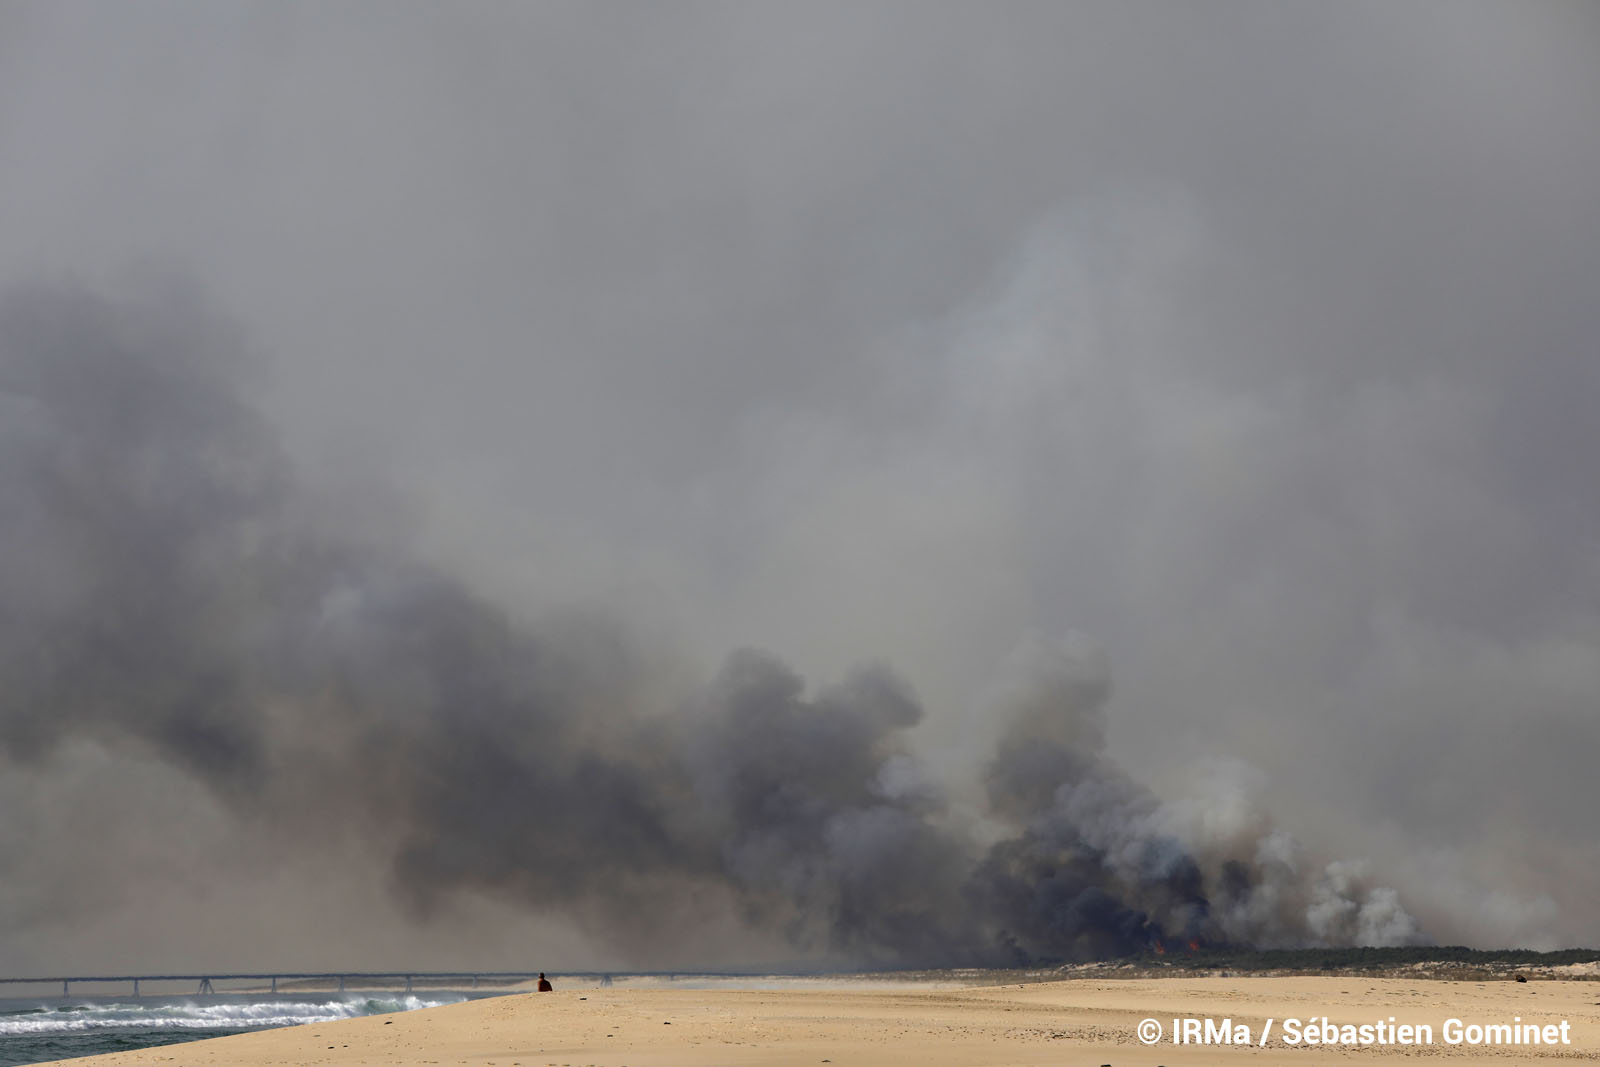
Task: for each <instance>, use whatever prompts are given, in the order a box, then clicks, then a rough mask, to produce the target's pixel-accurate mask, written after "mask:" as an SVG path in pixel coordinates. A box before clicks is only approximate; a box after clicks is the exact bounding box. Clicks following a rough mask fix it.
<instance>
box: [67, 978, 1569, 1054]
mask: <svg viewBox="0 0 1600 1067" xmlns="http://www.w3.org/2000/svg"><path fill="white" fill-rule="evenodd" d="M1323 1015H1326V1016H1328V1017H1329V1018H1330V1019H1331V1020H1332V1021H1333V1022H1335V1023H1346V1022H1348V1023H1355V1024H1361V1023H1368V1022H1373V1021H1375V1020H1379V1019H1387V1018H1388V1017H1390V1016H1393V1017H1394V1018H1395V1019H1396V1021H1397V1022H1399V1023H1407V1022H1410V1023H1427V1024H1430V1025H1432V1026H1433V1027H1434V1028H1435V1040H1436V1042H1438V1040H1439V1038H1438V1028H1439V1027H1440V1025H1441V1024H1442V1023H1443V1022H1444V1020H1445V1019H1446V1018H1449V1017H1456V1018H1460V1019H1463V1020H1465V1021H1468V1022H1478V1023H1488V1022H1497V1023H1498V1022H1510V1021H1511V1020H1512V1019H1513V1018H1514V1017H1519V1018H1521V1019H1522V1020H1523V1021H1524V1022H1530V1023H1541V1024H1542V1023H1550V1022H1559V1021H1561V1020H1566V1021H1567V1022H1568V1023H1569V1024H1570V1032H1571V1035H1572V1040H1573V1044H1572V1045H1570V1046H1564V1047H1549V1046H1537V1047H1535V1046H1520V1047H1515V1048H1469V1047H1450V1046H1445V1045H1443V1044H1442V1043H1436V1044H1434V1045H1432V1046H1429V1047H1397V1046H1391V1047H1371V1048H1356V1049H1344V1048H1305V1047H1301V1048H1286V1047H1284V1046H1283V1045H1282V1044H1280V1043H1278V1042H1277V1041H1269V1043H1268V1045H1267V1046H1266V1047H1264V1048H1262V1047H1255V1046H1250V1047H1236V1046H1226V1045H1223V1046H1184V1047H1174V1046H1173V1045H1171V1044H1170V1043H1168V1040H1163V1042H1162V1043H1160V1044H1158V1045H1155V1046H1145V1045H1142V1044H1140V1043H1139V1041H1138V1039H1137V1037H1136V1035H1135V1027H1136V1026H1137V1025H1138V1024H1139V1022H1140V1020H1142V1019H1145V1018H1155V1019H1157V1020H1160V1021H1162V1023H1163V1025H1164V1026H1165V1027H1167V1028H1170V1023H1171V1020H1172V1019H1173V1018H1175V1017H1179V1018H1181V1017H1195V1016H1213V1017H1216V1018H1219V1019H1220V1018H1224V1017H1226V1018H1229V1019H1231V1020H1232V1021H1233V1022H1234V1023H1236V1024H1237V1023H1243V1024H1245V1025H1247V1026H1248V1027H1249V1028H1250V1032H1251V1034H1258V1033H1259V1032H1260V1028H1261V1026H1262V1025H1263V1024H1264V1022H1265V1020H1266V1019H1268V1018H1273V1019H1274V1020H1276V1022H1277V1023H1278V1024H1279V1025H1280V1026H1281V1023H1282V1020H1283V1019H1284V1018H1286V1017H1298V1018H1301V1019H1307V1018H1310V1017H1314V1016H1323ZM1417 1056H1442V1057H1445V1058H1447V1059H1448V1060H1450V1061H1451V1062H1472V1061H1478V1060H1483V1061H1489V1062H1495V1063H1503V1064H1515V1063H1530V1062H1585V1061H1594V1060H1596V1059H1600V983H1596V982H1592V981H1589V982H1585V981H1537V982H1528V983H1516V982H1439V981H1424V980H1415V979H1391V978H1353V977H1236V978H1169V979H1148V980H1099V981H1097V980H1085V979H1077V980H1069V981H1053V982H1038V983H1031V984H1029V983H1024V984H1020V985H1017V984H1011V985H994V986H982V987H973V988H967V989H933V990H928V991H916V990H907V989H904V988H896V989H892V990H881V991H880V990H870V989H861V988H859V987H855V988H848V989H842V990H839V991H829V990H819V989H803V990H782V991H771V990H737V991H730V990H703V989H701V990H673V989H589V990H559V989H558V990H557V991H556V992H554V993H543V994H516V995H511V996H505V997H495V998H490V999H485V1000H477V1001H470V1002H467V1003H462V1004H452V1005H448V1006H445V1007H439V1008H428V1009H423V1010H420V1011H413V1012H405V1013H399V1014H394V1015H384V1016H370V1017H365V1018H358V1019H349V1020H342V1021H339V1022H334V1023H319V1024H313V1025H309V1026H299V1027H290V1028H286V1029H282V1030H270V1031H262V1032H259V1033H252V1034H241V1035H237V1036H234V1037H225V1038H218V1039H214V1040H209V1041H197V1042H190V1043H188V1044H183V1045H168V1046H165V1047H162V1048H153V1049H143V1050H139V1051H135V1052H123V1053H115V1054H112V1055H107V1056H96V1057H89V1058H85V1059H80V1060H72V1061H62V1062H64V1063H72V1064H75V1065H77V1067H135V1065H141V1067H143V1065H150V1067H186V1065H187V1067H217V1065H224V1064H238V1065H241V1067H268V1065H283V1064H308V1065H309V1064H327V1065H335V1067H343V1065H351V1067H355V1065H362V1067H365V1065H377V1064H403V1065H408V1067H409V1065H422V1064H428V1065H432V1064H445V1065H460V1064H467V1065H473V1067H478V1065H488V1067H691V1065H697V1064H706V1065H723V1064H726V1065H730V1067H731V1065H755V1067H764V1065H770V1067H800V1065H817V1064H823V1063H827V1064H830V1065H832V1067H862V1065H871V1064H916V1065H919V1067H980V1065H981V1067H1008V1065H1015V1067H1024V1065H1036V1064H1037V1065H1043V1064H1057V1065H1060V1064H1072V1065H1079V1064H1088V1065H1090V1067H1094V1065H1099V1064H1111V1065H1113V1067H1158V1065H1159V1067H1184V1065H1193V1067H1214V1065H1225V1064H1238V1063H1249V1064H1252V1065H1262V1064H1274V1063H1295V1064H1306V1065H1319V1064H1333V1063H1340V1064H1346V1063H1366V1062H1372V1061H1373V1060H1375V1059H1400V1058H1411V1057H1417Z"/></svg>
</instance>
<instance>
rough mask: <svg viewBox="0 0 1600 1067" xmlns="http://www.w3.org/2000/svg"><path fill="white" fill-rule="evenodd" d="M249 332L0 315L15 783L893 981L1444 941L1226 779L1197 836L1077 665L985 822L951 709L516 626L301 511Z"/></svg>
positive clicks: (1017, 659)
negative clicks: (181, 778)
mask: <svg viewBox="0 0 1600 1067" xmlns="http://www.w3.org/2000/svg"><path fill="white" fill-rule="evenodd" d="M226 333H227V331H226V329H225V328H224V327H223V326H221V325H219V324H218V323H216V322H214V321H213V320H211V319H210V318H208V317H207V316H206V315H204V314H203V313H202V312H201V311H200V310H199V309H197V308H194V307H181V308H179V307H129V306H122V305H116V304H112V303H109V302H106V301H103V300H101V299H99V298H97V297H95V296H92V295H89V294H86V293H84V292H81V291H75V290H60V289H30V290H26V291H21V292H14V293H12V294H10V295H9V296H8V297H7V298H6V299H5V301H4V305H3V308H0V497H3V499H4V501H5V506H4V508H3V510H0V751H3V752H4V754H5V755H6V756H7V757H9V759H10V761H12V763H13V765H14V766H17V765H26V764H31V763H37V762H38V761H40V760H42V759H44V758H45V757H47V756H48V754H49V753H51V752H52V751H54V750H55V749H57V748H58V747H60V746H61V745H62V743H63V742H65V741H67V740H69V739H81V738H92V739H94V740H96V741H97V742H99V743H101V744H104V745H106V746H107V747H109V748H111V749H113V750H120V751H130V750H133V749H137V750H138V751H140V752H141V753H143V754H145V755H153V756H154V757H155V758H157V759H159V760H161V761H163V762H165V763H167V764H169V765H171V766H172V767H174V768H175V769H177V770H178V771H180V772H181V773H182V774H184V775H186V776H189V777H190V778H192V779H194V780H197V781H199V782H201V783H203V784H204V786H205V787H206V788H207V789H208V790H209V791H210V792H211V793H213V794H214V795H215V796H216V797H217V798H218V799H219V800H220V801H221V802H222V803H223V804H224V805H225V806H226V808H227V809H228V810H229V811H231V812H232V813H233V814H234V815H235V816H236V817H237V819H238V820H239V825H240V827H241V832H243V833H247V834H248V833H252V832H254V833H268V832H270V831H271V830H272V829H273V828H283V827H292V828H293V829H294V831H295V832H296V833H297V834H302V835H304V834H315V833H324V834H327V833H333V832H341V833H342V832H354V833H356V834H358V835H359V836H360V837H361V838H363V839H364V840H367V841H370V842H372V843H373V847H374V848H375V850H376V851H377V853H378V854H379V855H380V856H382V857H383V858H384V860H385V862H386V863H387V864H388V866H389V869H390V881H391V883H392V885H393V887H394V889H395V892H396V893H397V894H398V895H399V897H400V898H401V899H402V900H403V901H404V902H405V905H406V906H407V907H408V908H409V909H411V910H412V911H413V912H414V913H415V914H416V915H417V916H418V917H419V919H421V918H425V917H426V916H427V915H428V914H429V913H430V912H431V911H432V910H434V909H435V908H436V907H438V906H439V905H440V903H441V902H443V901H445V900H447V899H449V898H450V897H451V896H452V895H453V894H457V893H460V892H463V891H470V892H475V893H481V894H489V895H492V896H496V897H499V898H502V899H506V900H510V901H518V902H526V903H527V905H528V906H530V907H536V908H539V909H541V910H545V911H551V912H555V913H557V914H560V915H563V916H566V917H569V918H570V919H571V920H572V921H574V922H576V923H578V924H580V925H581V926H582V927H583V928H584V929H586V930H588V931H590V932H591V933H592V934H593V935H594V936H596V937H597V938H599V939H602V940H608V941H611V942H614V943H616V944H621V945H631V946H640V945H649V946H651V947H652V948H653V949H659V948H660V947H661V946H665V948H666V950H668V951H670V950H671V949H672V947H673V945H675V944H689V943H692V940H693V938H694V937H695V936H696V931H697V929H698V926H697V924H699V923H701V922H702V921H703V920H704V919H705V918H706V917H707V916H708V915H710V914H713V913H719V912H731V913H732V914H735V915H737V916H738V917H739V919H740V920H741V921H742V922H743V923H745V924H746V925H748V926H749V927H751V928H754V929H759V930H763V931H769V932H776V933H778V934H781V935H782V937H783V938H784V939H786V940H787V942H788V943H789V944H791V945H792V946H794V949H795V951H796V952H797V953H800V954H802V955H805V956H808V957H811V958H817V959H829V960H835V961H850V962H856V963H862V964H868V963H871V964H955V963H1011V962H1020V961H1029V960H1049V959H1081V958H1091V957H1103V956H1109V955H1116V954H1122V953H1129V952H1138V951H1145V950H1149V949H1152V948H1157V947H1161V946H1164V945H1166V944H1169V943H1174V942H1177V941H1182V942H1189V941H1198V942H1208V943H1216V942H1239V943H1252V944H1262V945H1291V944H1353V943H1366V944H1393V943H1404V942H1409V941H1414V940H1417V939H1418V938H1419V931H1418V929H1417V927H1416V924H1415V923H1413V922H1412V921H1411V919H1410V918H1409V917H1408V916H1407V914H1406V912H1405V911H1404V910H1403V909H1402V907H1401V906H1400V903H1399V901H1398V899H1397V898H1396V895H1395V894H1394V893H1393V892H1392V891H1391V890H1388V889H1384V888H1381V887H1376V886H1373V885H1370V884H1368V882H1367V881H1366V880H1365V878H1364V877H1363V875H1362V873H1361V871H1360V870H1359V869H1358V868H1357V867H1355V866H1353V865H1350V864H1342V863H1335V864H1331V865H1322V864H1316V863H1313V862H1312V861H1310V860H1309V859H1308V858H1307V857H1306V856H1305V855H1304V854H1302V852H1301V850H1300V849H1299V848H1298V846H1296V845H1295V843H1294V842H1293V841H1292V839H1291V838H1289V836H1288V835H1287V834H1286V833H1285V832H1284V831H1282V830H1281V829H1278V828H1275V827H1274V826H1272V825H1271V823H1270V822H1269V821H1268V820H1267V819H1266V817H1265V816H1264V814H1263V813H1262V812H1261V810H1260V809H1259V807H1258V806H1256V805H1254V804H1252V803H1251V802H1249V801H1248V799H1245V800H1240V799H1239V798H1238V797H1237V796H1228V795H1224V794H1226V793H1227V790H1228V789H1229V788H1231V786H1230V785H1229V781H1227V780H1225V781H1223V782H1222V785H1221V787H1220V789H1219V793H1218V798H1212V800H1205V801H1196V802H1192V803H1188V804H1175V803H1169V802H1164V801H1162V800H1160V799H1159V798H1158V797H1157V796H1156V795H1155V794H1154V793H1153V792H1151V791H1150V790H1148V789H1146V788H1144V787H1142V786H1141V785H1139V784H1138V783H1136V782H1134V781H1132V780H1131V779H1130V778H1129V777H1128V776H1127V775H1126V774H1125V773H1123V772H1122V771H1121V770H1120V769H1119V768H1118V767H1117V766H1116V765H1115V764H1114V763H1113V762H1112V761H1111V760H1110V759H1109V758H1107V756H1106V754H1105V722H1104V712H1105V706H1106V698H1107V695H1108V691H1109V672H1108V670H1107V668H1106V666H1105V665H1104V664H1103V663H1102V662H1100V660H1099V658H1098V655H1097V653H1096V652H1095V650H1094V649H1093V647H1092V646H1090V645H1089V644H1088V643H1087V642H1085V641H1083V640H1081V639H1078V638H1072V639H1069V640H1067V641H1050V640H1045V639H1031V640H1029V641H1027V642H1025V643H1024V644H1023V645H1022V647H1021V648H1020V649H1019V650H1018V652H1017V653H1016V654H1015V656H1014V657H1013V660H1012V662H1011V663H1010V664H1008V665H1007V666H1006V668H1005V670H1004V671H1002V672H1001V677H1000V679H999V681H997V682H996V683H995V684H994V685H993V686H992V687H991V689H990V696H989V698H988V700H987V701H986V702H985V704H984V705H983V707H982V708H981V709H980V710H981V711H982V712H983V713H984V714H985V715H988V716H990V717H992V719H993V721H994V722H995V724H996V727H997V731H998V742H997V744H996V746H995V748H994V750H993V752H992V754H991V755H990V756H989V757H988V759H987V760H986V762H985V764H984V767H983V792H984V797H985V802H984V804H983V806H982V810H979V811H975V812H974V811H970V810H967V807H966V806H964V805H962V804H958V803H956V802H955V801H954V800H953V799H952V798H953V796H954V795H955V791H954V790H951V789H948V788H945V787H942V786H941V785H940V784H938V783H935V782H933V781H930V780H929V777H928V775H927V772H926V771H925V770H924V769H923V768H922V767H921V766H920V764H919V763H918V761H917V759H916V757H915V755H914V751H913V747H912V744H911V738H912V731H913V730H914V729H915V728H916V726H917V724H918V722H919V720H920V719H921V718H922V716H923V711H922V708H921V707H920V705H919V703H918V698H917V696H916V694H915V693H914V691H913V690H912V688H911V686H910V685H909V684H907V682H906V681H904V680H902V679H901V678H899V677H897V676H896V675H895V673H894V672H893V671H892V670H891V669H889V668H888V667H884V666H875V665H874V666H866V667H862V668H860V669H859V670H857V671H856V672H854V673H853V674H851V675H850V676H849V677H847V678H845V679H844V680H843V681H841V682H839V683H838V684H835V685H830V686H826V687H823V688H820V689H818V690H817V691H815V692H814V693H809V692H808V690H807V688H806V685H805V683H804V682H803V681H802V679H801V678H800V677H799V676H798V675H797V674H796V673H795V672H794V671H792V670H791V669H789V668H788V667H787V666H785V665H784V664H783V663H782V662H781V661H779V660H778V659H776V658H774V657H773V656H771V655H768V654H766V653H763V652H756V651H749V650H745V651H737V652H734V653H733V654H732V655H730V656H729V657H728V658H727V660H726V662H725V663H724V664H723V666H722V668H721V669H720V670H719V671H718V672H717V673H716V674H715V676H714V677H713V678H712V679H711V680H710V681H709V682H706V683H703V684H693V685H689V686H684V685H681V684H678V683H677V682H676V681H675V680H674V677H673V671H671V670H668V669H665V668H663V666H662V662H661V661H662V657H661V656H658V655H657V654H656V653H654V652H653V651H652V650H651V649H650V648H648V647H646V642H643V641H641V640H640V639H639V638H638V637H637V635H634V634H631V633H630V632H629V631H628V629H627V628H626V627H624V626H621V625H619V624H617V623H615V622H612V621H608V620H606V619H602V618H595V617H593V616H584V617H572V616H571V615H557V616H555V617H552V618H548V619H543V620H538V621H533V622H528V621H525V620H520V619H517V618H514V617H512V616H510V615H508V614H507V613H506V612H505V611H503V610H501V609H499V608H497V607H496V606H495V605H494V604H493V603H491V602H489V601H488V600H486V599H485V598H484V597H483V596H481V595H479V594H478V593H476V592H474V591H473V590H471V589H469V588H468V587H467V586H466V585H465V584H464V583H462V582H460V581H457V580H455V579H453V578H452V577H451V576H450V575H448V574H446V573H442V572H441V571H440V570H439V569H437V568H435V567H431V566H427V565H424V564H422V563H420V562H418V561H417V559H416V558H415V557H414V555H413V554H412V553H410V552H408V551H407V550H405V549H404V548H403V547H396V545H397V544H398V542H397V541H396V540H395V539H380V538H367V537H363V536H360V535H357V534H355V533H353V532H351V524H350V523H347V522H345V521H344V520H343V519H342V518H341V517H340V510H341V505H339V504H338V503H336V502H333V501H330V500H328V499H325V498H323V497H322V496H319V495H318V494H316V493H313V492H312V491H310V490H308V489H307V488H305V487H304V486H303V485H302V484H301V482H300V481H299V480H297V477H296V475H295V472H294V471H293V470H292V469H291V465H290V464H289V463H288V461H287V460H286V459H285V457H284V456H283V454H282V453H281V452H280V450H279V448H278V447H277V445H276V444H275V442H274V439H273V434H272V432H271V430H270V428H269V426H268V425H267V423H266V422H265V420H264V419H263V418H262V417H261V416H260V415H259V414H258V413H257V412H256V411H254V410H253V409H252V408H251V407H249V406H248V405H246V404H245V403H243V402H242V401H240V400H239V399H238V398H237V395H236V392H235V390H234V387H233V384H232V382H231V379H230V374H229V369H228V366H227V364H226V361H225V360H223V359H221V358H220V355H219V353H221V352H223V351H226V350H228V349H229V347H230V342H229V340H228V339H227V337H226ZM956 609H957V608H953V610H956ZM1221 777H1222V778H1223V779H1228V777H1229V776H1228V773H1224V774H1223V775H1222V776H1221ZM1219 798H1220V799H1219ZM330 827H334V828H337V830H335V829H330Z"/></svg>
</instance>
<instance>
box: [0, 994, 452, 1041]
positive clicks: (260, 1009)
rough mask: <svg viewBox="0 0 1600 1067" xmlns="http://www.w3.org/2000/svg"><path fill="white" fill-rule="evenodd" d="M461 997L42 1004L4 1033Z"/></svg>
mask: <svg viewBox="0 0 1600 1067" xmlns="http://www.w3.org/2000/svg"><path fill="white" fill-rule="evenodd" d="M464 999H466V998H465V997H461V996H451V995H448V994H446V995H436V996H428V997H417V996H411V995H405V996H397V997H347V998H336V999H328V1000H281V999H277V1000H259V1001H252V1000H228V1001H207V1002H204V1003H201V1002H197V1001H189V1000H183V1001H164V1002H161V1003H154V1004H132V1003H127V1002H108V1003H94V1002H83V1003H76V1004H57V1005H50V1004H40V1005H38V1006H37V1007H34V1008H27V1009H22V1010H14V1011H11V1012H8V1013H6V1014H4V1015H0V1035H7V1034H69V1033H84V1032H88V1031H95V1030H232V1029H238V1030H255V1029H261V1028H265V1027H273V1026H299V1025H301V1024H304V1023H322V1022H331V1021H333V1020H335V1019H351V1018H355V1017H356V1016H359V1015H383V1014H387V1013H389V1012H396V1011H413V1010H415V1009H417V1008H432V1007H437V1006H439V1005H441V1004H454V1003H457V1002H458V1001H461V1000H464Z"/></svg>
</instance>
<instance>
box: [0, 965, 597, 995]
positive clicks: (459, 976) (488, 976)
mask: <svg viewBox="0 0 1600 1067" xmlns="http://www.w3.org/2000/svg"><path fill="white" fill-rule="evenodd" d="M537 977H539V972H538V971H301V972H293V973H291V972H287V971H279V972H276V973H262V974H230V973H223V972H218V971H210V972H206V973H195V974H77V975H53V976H47V977H42V978H29V977H24V978H0V986H5V985H13V986H19V985H48V986H54V985H60V986H61V995H62V996H64V997H66V996H71V995H72V986H73V983H77V984H78V985H129V984H131V985H132V987H133V995H134V996H136V997H137V996H140V995H141V991H140V986H141V984H142V983H147V982H168V983H174V982H198V983H199V985H198V987H197V988H196V990H195V995H196V996H203V995H205V994H209V993H215V992H216V989H215V983H217V982H267V983H270V990H271V992H273V993H277V992H278V983H279V982H329V983H333V982H337V983H338V991H339V992H340V993H343V992H345V990H346V989H389V988H393V987H397V986H400V985H401V984H402V983H403V984H404V988H405V991H406V992H407V993H409V992H411V991H412V987H413V986H414V985H419V984H420V985H423V986H427V987H432V988H440V987H444V986H447V985H448V984H449V983H458V984H468V983H470V985H469V986H468V987H469V988H471V989H477V988H478V983H479V982H480V981H483V982H500V983H511V982H523V981H532V980H533V979H535V978H537ZM562 977H566V978H578V977H583V978H597V979H599V980H601V981H602V982H605V981H608V980H609V978H610V976H609V975H604V974H599V973H594V974H581V975H580V974H574V973H572V972H565V973H564V974H563V975H562Z"/></svg>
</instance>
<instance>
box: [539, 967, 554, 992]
mask: <svg viewBox="0 0 1600 1067" xmlns="http://www.w3.org/2000/svg"><path fill="white" fill-rule="evenodd" d="M554 988H555V986H553V985H551V984H550V980H549V979H548V978H546V977H545V976H544V972H543V971H540V972H539V992H541V993H548V992H550V991H551V990H552V989H554Z"/></svg>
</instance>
